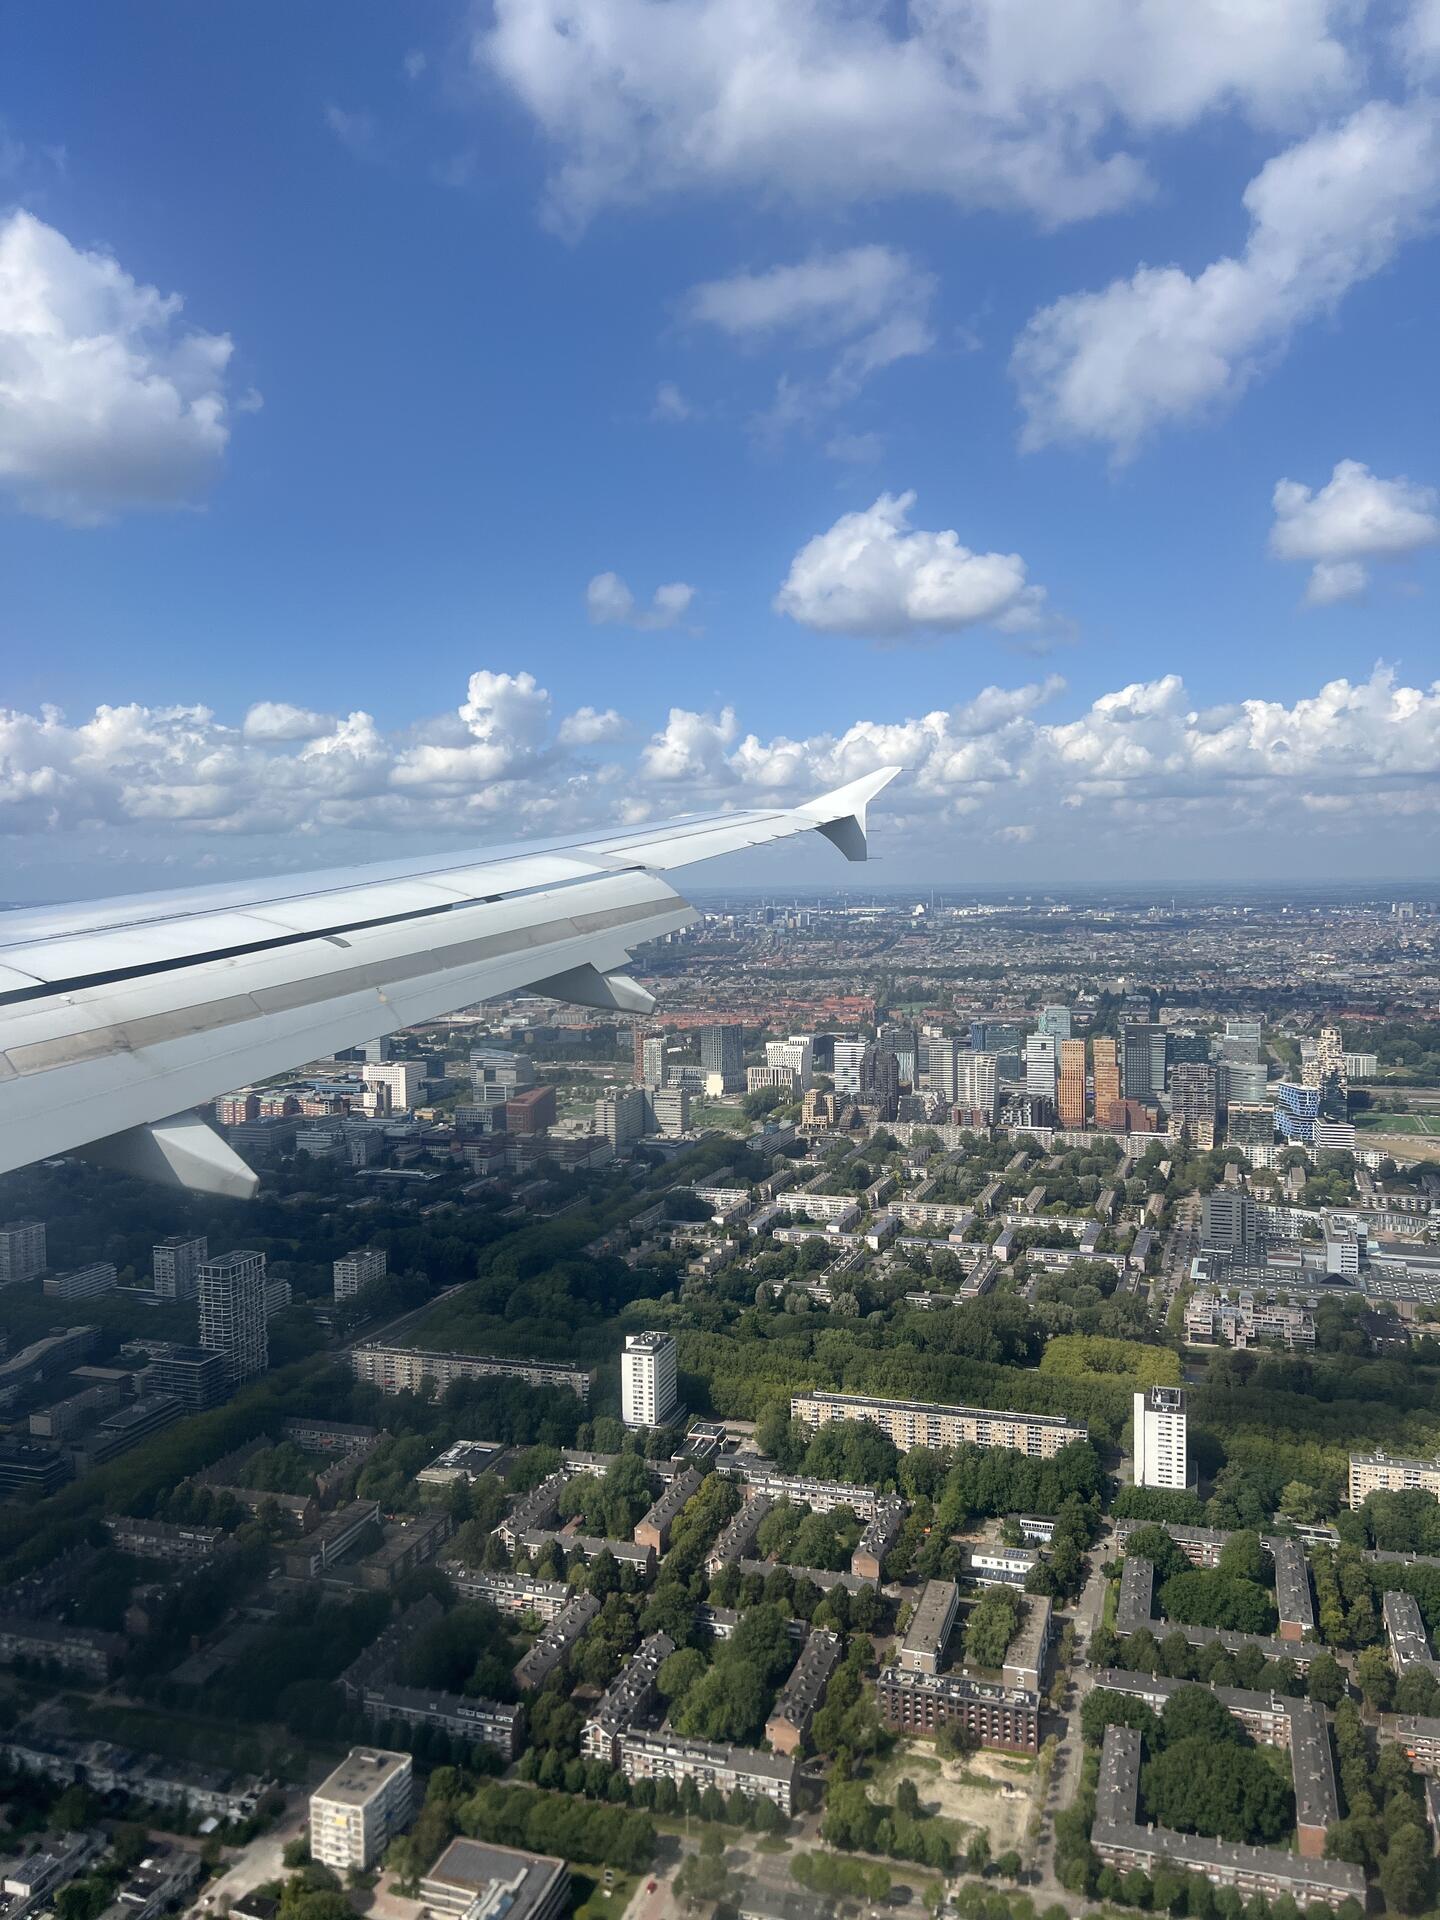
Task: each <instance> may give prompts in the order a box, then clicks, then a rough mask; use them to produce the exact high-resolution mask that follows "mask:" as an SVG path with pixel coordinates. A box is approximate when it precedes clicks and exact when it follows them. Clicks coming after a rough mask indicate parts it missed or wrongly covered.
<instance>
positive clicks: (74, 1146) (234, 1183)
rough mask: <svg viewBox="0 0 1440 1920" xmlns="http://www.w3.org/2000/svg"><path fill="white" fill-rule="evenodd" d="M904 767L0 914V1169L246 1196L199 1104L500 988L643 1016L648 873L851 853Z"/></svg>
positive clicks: (252, 1184)
mask: <svg viewBox="0 0 1440 1920" xmlns="http://www.w3.org/2000/svg"><path fill="white" fill-rule="evenodd" d="M899 771H900V769H899V768H898V767H886V768H883V769H882V770H881V771H879V772H877V773H872V774H868V775H866V776H865V778H863V779H861V780H856V781H852V782H851V783H850V784H849V785H848V786H844V787H839V788H837V789H836V790H835V791H834V792H832V793H827V794H822V795H821V796H820V797H819V798H818V799H815V800H811V801H808V802H806V803H805V804H804V805H803V806H800V807H795V808H761V809H755V810H752V811H748V812H735V813H706V814H692V815H689V816H687V817H684V818H681V819H678V820H671V821H666V822H664V823H662V824H659V825H648V826H643V827H635V828H629V829H622V830H620V831H616V832H610V833H600V834H596V835H593V836H587V837H581V836H578V835H577V836H573V837H570V838H564V839H556V840H549V841H541V842H531V843H528V844H525V845H520V846H505V847H492V848H486V849H482V850H479V851H475V852H470V853H465V854H459V855H455V856H452V857H450V858H445V859H442V858H440V857H438V856H437V857H435V858H431V859H419V860H403V861H391V862H388V863H386V864H384V865H381V866H365V867H351V868H342V869H337V870H335V871H332V872H326V873H312V874H306V875H301V876H292V877H290V878H288V879H282V880H275V881H271V882H268V883H263V884H260V885H244V884H241V885H226V884H222V885H219V886H213V887H198V888H192V889H189V890H186V891H184V892H179V893H166V894H145V895H139V896H136V897H134V898H131V899H128V900H102V901H93V902H89V903H85V904H82V905H78V906H70V907H44V908H39V909H36V910H33V911H25V912H18V913H7V914H0V1172H8V1171H9V1170H10V1169H12V1168H14V1167H22V1166H26V1165H28V1164H30V1163H31V1162H33V1161H35V1160H40V1159H43V1158H45V1157H46V1156H48V1155H51V1154H61V1153H73V1152H76V1151H82V1150H83V1151H84V1152H85V1153H86V1155H87V1157H89V1158H92V1159H95V1160H98V1161H100V1162H101V1163H102V1164H106V1165H110V1166H115V1167H119V1168H122V1169H124V1170H126V1171H129V1172H132V1173H136V1174H141V1175H144V1176H145V1177H147V1178H152V1179H158V1180H161V1181H164V1182H166V1183H167V1184H171V1185H176V1184H178V1185H181V1186H186V1187H192V1188H195V1189H197V1190H200V1191H204V1192H211V1193H224V1194H230V1195H235V1196H239V1197H248V1196H249V1195H250V1194H252V1193H253V1192H254V1191H255V1188H256V1185H257V1181H256V1177H255V1175H254V1174H253V1173H252V1172H251V1171H250V1169H249V1168H248V1167H247V1166H246V1165H245V1163H244V1162H243V1161H242V1160H241V1159H240V1158H239V1156H238V1155H237V1154H235V1153H234V1152H233V1151H232V1149H231V1148H230V1147H229V1146H227V1145H226V1144H225V1142H224V1141H222V1140H221V1139H220V1137H219V1135H218V1134H215V1133H213V1132H212V1131H211V1130H210V1128H209V1127H208V1126H207V1125H206V1124H205V1122H204V1121H203V1120H201V1119H200V1118H199V1117H198V1116H197V1115H195V1114H194V1113H193V1112H191V1111H190V1110H191V1109H193V1108H194V1107H196V1106H199V1105H201V1104H202V1103H204V1102H206V1101H208V1100H212V1099H213V1098H214V1097H215V1096H216V1095H217V1094H220V1093H224V1092H227V1091H229V1090H230V1089H231V1088H234V1087H238V1086H244V1085H247V1084H249V1083H250V1082H252V1081H255V1080H263V1079H266V1078H268V1077H269V1076H271V1075H273V1074H278V1073H284V1072H286V1071H288V1070H289V1069H290V1068H292V1067H295V1066H298V1065H300V1064H301V1063H302V1062H304V1061H306V1060H314V1059H318V1058H320V1057H322V1056H324V1055H327V1054H333V1053H335V1052H337V1051H338V1050H340V1049H341V1048H344V1047H352V1046H358V1045H360V1044H362V1043H363V1042H365V1041H367V1040H377V1039H379V1038H380V1037H381V1036H382V1035H384V1034H388V1033H395V1032H398V1031H399V1030H400V1029H401V1028H403V1027H411V1026H415V1025H417V1024H419V1023H421V1022H423V1021H427V1020H433V1019H436V1018H438V1017H440V1016H441V1015H443V1014H447V1013H453V1012H455V1011H456V1010H457V1009H458V1008H460V1007H467V1006H472V1005H473V1004H475V1002H477V1001H480V1000H485V999H489V998H491V997H493V996H494V995H496V994H504V993H515V992H520V991H525V990H530V991H533V992H536V993H542V994H548V995H551V996H553V997H554V998H555V999H557V1000H570V1001H574V1002H577V1003H578V1004H579V1005H581V1006H594V1007H612V1008H616V1009H618V1010H621V1011H625V1012H631V1013H647V1012H649V1011H650V1009H651V1008H652V1007H653V1006H654V1004H655V1003H654V1000H653V998H652V997H651V995H649V994H648V993H646V992H645V991H644V989H643V988H641V987H640V986H638V985H637V984H636V983H635V982H634V981H633V980H631V979H630V978H629V977H628V976H627V975H626V974H625V972H624V971H623V969H624V967H625V966H626V964H627V963H628V961H629V959H630V955H631V952H632V950H633V949H634V948H635V947H637V946H638V945H640V944H641V943H642V942H643V941H646V940H650V939H654V938H655V937H657V936H658V935H660V934H663V933H671V932H673V931H675V930H676V929H677V928H679V927H684V926H687V925H689V923H690V922H691V921H692V920H694V919H695V918H696V915H695V911H694V909H693V908H692V907H690V906H688V905H687V904H686V902H685V901H684V900H683V899H682V898H681V897H680V895H679V894H678V893H676V892H675V891H674V889H673V888H671V887H669V886H667V885H666V883H665V882H664V881H663V880H661V879H659V878H658V877H657V876H658V875H659V874H660V873H663V872H665V871H667V870H668V869H669V868H671V867H682V866H688V865H690V864H691V863H692V862H694V861H697V860H708V859H711V858H713V857H714V856H715V855H716V854H721V853H733V852H736V851H738V850H739V849H741V848H743V847H754V846H761V845H763V844H764V843H765V842H766V841H770V840H781V839H785V838H786V837H788V836H789V835H791V834H795V833H804V832H809V831H816V832H819V833H822V834H824V835H825V836H826V838H827V839H829V840H831V841H833V842H834V844H835V845H836V846H838V847H839V848H840V850H841V851H842V852H843V853H844V854H845V855H846V857H847V858H848V859H851V860H863V859H864V858H865V853H866V847H865V809H866V806H867V804H868V802H869V801H870V800H871V799H873V797H874V796H875V795H876V794H877V793H878V792H879V791H880V790H881V788H882V787H884V786H886V785H887V784H888V783H889V781H891V780H892V779H893V778H894V777H895V775H896V773H898V772H899Z"/></svg>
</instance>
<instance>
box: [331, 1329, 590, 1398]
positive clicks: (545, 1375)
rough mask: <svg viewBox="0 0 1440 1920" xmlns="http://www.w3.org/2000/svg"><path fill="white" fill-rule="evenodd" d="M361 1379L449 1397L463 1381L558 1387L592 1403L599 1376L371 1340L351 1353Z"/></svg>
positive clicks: (386, 1388)
mask: <svg viewBox="0 0 1440 1920" xmlns="http://www.w3.org/2000/svg"><path fill="white" fill-rule="evenodd" d="M350 1365H351V1367H352V1369H353V1370H354V1374H355V1378H356V1379H357V1380H366V1381H368V1382H369V1383H370V1385H371V1386H372V1387H379V1389H380V1391H381V1392H382V1393H418V1392H419V1391H420V1390H421V1387H422V1386H423V1385H424V1383H425V1382H427V1381H428V1382H430V1383H432V1384H433V1386H434V1389H435V1391H436V1392H437V1393H443V1392H444V1391H445V1389H446V1388H447V1387H449V1386H452V1385H453V1384H454V1382H455V1381H457V1380H523V1381H524V1382H525V1384H526V1386H528V1387H556V1388H559V1389H560V1390H561V1391H562V1392H565V1393H573V1394H574V1395H575V1397H576V1398H577V1399H578V1400H584V1401H587V1402H588V1401H589V1398H590V1389H591V1387H592V1386H593V1384H594V1381H595V1376H594V1374H593V1373H591V1372H589V1371H588V1370H587V1369H586V1368H584V1367H570V1366H565V1365H563V1364H562V1363H560V1362H558V1361H553V1360H507V1359H505V1358H503V1357H502V1356H500V1355H498V1354H491V1353H431V1352H428V1351H427V1350H426V1349H424V1348H422V1347H386V1346H381V1345H379V1344H378V1343H375V1342H371V1343H367V1344H366V1345H364V1346H359V1347H355V1348H353V1349H352V1350H351V1354H350Z"/></svg>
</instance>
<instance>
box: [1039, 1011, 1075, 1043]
mask: <svg viewBox="0 0 1440 1920" xmlns="http://www.w3.org/2000/svg"><path fill="white" fill-rule="evenodd" d="M1035 1030H1036V1032H1037V1033H1048V1034H1049V1035H1050V1038H1051V1039H1052V1040H1068V1039H1069V1038H1070V1009H1069V1007H1042V1008H1041V1009H1040V1018H1039V1019H1038V1020H1037V1021H1036V1023H1035Z"/></svg>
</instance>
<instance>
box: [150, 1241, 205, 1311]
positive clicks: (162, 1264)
mask: <svg viewBox="0 0 1440 1920" xmlns="http://www.w3.org/2000/svg"><path fill="white" fill-rule="evenodd" d="M209 1253H210V1243H209V1241H208V1240H207V1239H206V1238H205V1235H204V1234H203V1233H201V1234H194V1235H190V1234H183V1233H172V1234H170V1235H169V1236H168V1237H167V1238H166V1239H164V1240H160V1241H158V1242H157V1243H156V1245H155V1249H154V1251H153V1253H152V1254H151V1256H150V1259H151V1272H152V1274H153V1277H154V1285H155V1291H156V1293H158V1294H159V1295H160V1297H161V1299H162V1300H193V1299H194V1298H195V1295H196V1293H197V1291H198V1290H199V1286H200V1267H201V1264H202V1263H203V1262H204V1261H205V1260H206V1259H207V1258H208V1257H209Z"/></svg>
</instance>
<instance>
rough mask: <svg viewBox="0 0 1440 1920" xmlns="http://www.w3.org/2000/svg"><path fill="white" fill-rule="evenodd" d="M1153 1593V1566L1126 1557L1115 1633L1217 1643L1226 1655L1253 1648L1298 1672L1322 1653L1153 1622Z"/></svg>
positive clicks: (1307, 1644) (1310, 1645) (1224, 1630)
mask: <svg viewBox="0 0 1440 1920" xmlns="http://www.w3.org/2000/svg"><path fill="white" fill-rule="evenodd" d="M1154 1592H1155V1567H1154V1563H1153V1562H1152V1561H1149V1560H1142V1559H1141V1558H1140V1557H1139V1555H1137V1554H1128V1555H1127V1556H1126V1558H1125V1563H1124V1566H1123V1567H1122V1569H1121V1573H1120V1598H1119V1604H1118V1605H1117V1607H1116V1609H1115V1631H1116V1632H1117V1633H1119V1634H1131V1633H1139V1632H1141V1631H1142V1630H1144V1631H1145V1632H1148V1633H1153V1634H1154V1636H1155V1638H1156V1639H1157V1640H1163V1639H1164V1638H1165V1636H1166V1634H1167V1633H1180V1634H1183V1635H1184V1636H1185V1640H1186V1643H1187V1645H1189V1646H1192V1647H1209V1646H1214V1645H1217V1644H1218V1645H1220V1646H1222V1647H1224V1648H1226V1649H1227V1650H1228V1651H1229V1652H1230V1653H1238V1652H1239V1651H1240V1649H1241V1648H1242V1647H1257V1648H1258V1649H1259V1650H1260V1653H1261V1654H1262V1655H1263V1656H1264V1658H1265V1659H1267V1660H1289V1661H1292V1662H1293V1663H1294V1665H1295V1666H1296V1668H1297V1669H1298V1670H1299V1671H1300V1672H1301V1673H1305V1672H1308V1670H1309V1666H1310V1662H1311V1660H1312V1659H1313V1658H1314V1656H1315V1655H1316V1654H1317V1653H1320V1652H1323V1651H1324V1649H1323V1648H1322V1647H1321V1646H1320V1645H1319V1643H1318V1642H1316V1641H1313V1640H1272V1639H1269V1638H1268V1637H1267V1636H1265V1635H1261V1634H1253V1633H1234V1632H1232V1631H1231V1630H1230V1629H1229V1628H1228V1627H1191V1626H1187V1625H1186V1624H1185V1623H1184V1622H1183V1621H1179V1620H1157V1619H1155V1617H1154Z"/></svg>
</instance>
